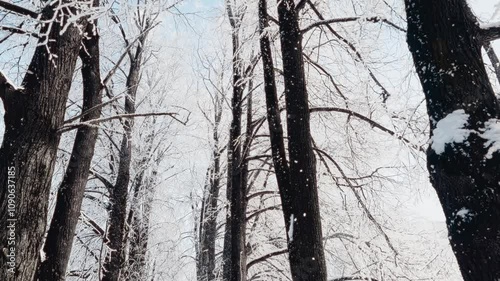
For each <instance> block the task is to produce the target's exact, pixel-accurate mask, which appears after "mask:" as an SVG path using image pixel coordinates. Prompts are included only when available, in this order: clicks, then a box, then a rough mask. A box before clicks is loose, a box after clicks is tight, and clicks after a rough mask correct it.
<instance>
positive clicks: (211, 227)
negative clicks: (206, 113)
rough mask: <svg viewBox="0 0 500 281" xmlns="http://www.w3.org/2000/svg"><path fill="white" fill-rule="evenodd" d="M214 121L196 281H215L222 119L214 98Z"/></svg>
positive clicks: (202, 212) (220, 105) (219, 108)
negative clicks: (210, 163) (211, 162)
mask: <svg viewBox="0 0 500 281" xmlns="http://www.w3.org/2000/svg"><path fill="white" fill-rule="evenodd" d="M214 110H215V114H214V115H215V116H214V117H215V118H214V119H215V120H214V126H213V128H212V129H213V133H212V139H213V141H214V147H213V155H212V157H213V164H212V166H211V167H209V168H208V171H207V182H206V184H205V194H204V198H203V204H202V209H201V215H200V218H201V219H200V237H199V253H198V257H197V259H198V278H197V279H198V281H214V280H215V240H216V239H217V215H218V210H217V203H218V201H219V191H220V179H221V167H220V157H221V152H220V151H221V148H220V147H219V146H220V142H219V124H220V121H221V117H222V100H221V98H220V97H219V96H216V98H215V109H214Z"/></svg>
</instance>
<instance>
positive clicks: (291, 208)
mask: <svg viewBox="0 0 500 281" xmlns="http://www.w3.org/2000/svg"><path fill="white" fill-rule="evenodd" d="M278 15H279V28H280V41H281V53H282V58H283V77H284V82H285V102H286V110H287V137H288V156H289V160H290V161H287V159H286V151H285V146H284V141H283V129H282V126H281V119H280V109H279V105H278V97H277V92H276V82H275V77H274V66H273V60H272V55H271V49H270V48H271V47H270V42H269V37H268V35H267V34H265V33H264V32H265V29H266V27H267V26H268V19H267V18H268V15H267V5H266V2H265V0H261V1H260V2H259V18H260V19H259V23H260V31H261V39H260V46H261V53H262V58H263V59H262V62H263V69H264V81H265V92H266V103H267V119H268V124H269V130H270V138H271V149H272V154H273V162H274V167H275V171H276V177H277V181H278V186H279V189H280V195H281V200H282V206H283V214H284V217H285V225H286V228H287V238H288V254H289V260H290V268H291V271H292V272H291V273H292V278H293V280H296V281H299V280H326V277H327V272H326V263H325V257H324V252H323V241H322V230H321V217H320V211H319V201H318V186H317V182H316V163H315V161H316V160H315V156H314V153H313V149H312V139H311V132H310V123H309V105H308V95H307V88H306V81H305V72H304V61H303V57H302V35H301V32H300V29H299V24H298V16H297V10H296V8H295V5H294V2H293V1H280V2H278Z"/></svg>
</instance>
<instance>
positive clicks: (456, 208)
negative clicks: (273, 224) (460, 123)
mask: <svg viewBox="0 0 500 281" xmlns="http://www.w3.org/2000/svg"><path fill="white" fill-rule="evenodd" d="M405 4H406V13H407V18H408V45H409V47H410V51H411V52H412V54H413V59H414V62H415V67H416V69H417V72H418V75H419V77H420V81H421V83H422V87H423V90H424V93H425V96H426V100H427V111H428V114H429V118H430V123H431V140H432V136H433V135H435V134H436V132H437V131H436V130H439V128H437V124H438V122H439V121H440V120H442V119H443V118H445V117H447V116H449V114H450V113H452V112H455V114H456V113H457V112H462V113H463V115H464V116H466V117H468V118H467V124H465V125H464V126H465V129H467V130H471V131H472V132H471V133H470V134H469V136H468V138H467V139H466V140H465V141H463V142H459V141H457V142H456V143H452V144H449V143H448V144H443V145H444V147H442V148H438V147H437V146H436V145H437V144H435V143H432V144H431V146H430V147H429V149H428V151H427V161H428V169H429V173H430V178H431V183H432V185H433V186H434V188H435V190H436V192H437V195H438V197H439V199H440V201H441V205H442V207H443V211H444V214H445V216H446V221H447V225H448V232H449V239H450V243H451V246H452V248H453V251H454V253H455V256H456V258H457V261H458V264H459V266H460V270H461V272H462V276H463V277H464V280H466V281H472V280H475V281H494V280H499V279H500V224H499V223H498V217H500V195H499V194H500V192H499V191H500V188H499V182H500V168H499V167H500V154H498V153H497V152H495V153H493V154H492V157H486V156H487V153H488V147H487V145H485V142H486V140H485V139H483V138H482V131H483V130H484V128H485V126H486V122H488V121H494V120H492V118H499V116H500V110H499V106H498V101H497V99H496V98H495V94H494V92H493V89H492V87H491V84H490V81H489V80H488V76H487V73H486V70H485V67H484V63H483V59H482V56H481V46H482V45H483V42H481V41H480V36H479V25H478V24H477V20H476V18H475V17H474V16H473V14H472V12H471V10H470V8H469V7H468V6H467V3H466V1H465V0H448V1H433V0H406V1H405ZM457 110H463V111H457Z"/></svg>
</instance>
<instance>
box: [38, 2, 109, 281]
mask: <svg viewBox="0 0 500 281" xmlns="http://www.w3.org/2000/svg"><path fill="white" fill-rule="evenodd" d="M95 4H97V3H95ZM97 5H98V4H97ZM96 24H97V23H96V22H94V24H89V25H87V30H86V32H87V34H88V36H90V38H88V39H85V40H83V44H84V46H85V48H82V49H81V50H80V58H81V60H82V79H83V106H82V113H86V112H87V111H88V110H90V109H92V108H94V107H95V106H97V105H99V104H101V101H102V91H101V90H102V85H101V76H100V67H99V36H98V35H97V34H93V33H94V28H95V25H96ZM100 116H101V108H97V109H93V110H92V111H89V112H88V114H85V115H84V116H82V118H81V120H80V122H85V121H89V120H92V119H97V118H99V117H100ZM97 134H98V129H97V128H95V127H86V126H84V127H81V128H79V129H78V131H77V133H76V138H75V142H74V145H73V151H72V153H71V157H70V162H69V164H68V167H67V169H66V173H65V175H64V178H63V181H62V183H61V186H60V187H59V190H58V193H57V201H56V207H55V210H54V216H53V217H52V221H51V223H50V228H49V231H48V234H47V238H46V240H45V245H44V252H45V260H44V261H42V264H41V266H40V269H39V273H38V274H39V275H38V280H40V281H58V280H61V281H62V280H65V275H66V268H67V266H68V262H69V258H70V255H71V249H72V246H73V238H74V236H75V229H76V226H77V223H78V218H79V217H80V209H81V206H82V200H83V195H84V193H85V187H86V185H87V178H88V174H89V169H90V164H91V161H92V157H93V155H94V147H95V143H96V140H97Z"/></svg>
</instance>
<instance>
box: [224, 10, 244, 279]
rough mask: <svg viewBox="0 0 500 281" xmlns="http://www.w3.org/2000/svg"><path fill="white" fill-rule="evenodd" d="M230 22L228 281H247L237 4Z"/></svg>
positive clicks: (225, 269) (241, 88)
mask: <svg viewBox="0 0 500 281" xmlns="http://www.w3.org/2000/svg"><path fill="white" fill-rule="evenodd" d="M226 8H227V14H228V18H229V22H230V24H231V32H232V33H231V39H232V47H233V52H232V55H233V58H232V66H233V81H232V86H233V95H232V98H231V110H232V121H231V128H230V132H229V144H228V157H229V159H228V180H227V190H226V193H227V194H226V196H227V199H228V202H229V209H228V214H227V219H226V232H225V236H224V265H223V275H224V279H225V280H228V281H242V280H245V277H246V274H245V273H244V272H243V270H242V255H244V246H245V240H244V237H245V222H246V220H245V218H246V215H245V193H246V191H245V186H243V183H244V181H243V177H242V176H243V173H242V168H243V157H242V141H241V139H240V137H241V128H242V122H241V119H242V106H243V91H244V88H245V83H244V80H243V76H244V74H243V67H242V66H243V63H242V60H241V56H240V53H241V50H240V47H241V43H240V27H241V19H242V18H243V15H244V13H242V12H239V9H237V8H236V5H234V2H232V1H228V2H227V4H226Z"/></svg>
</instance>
